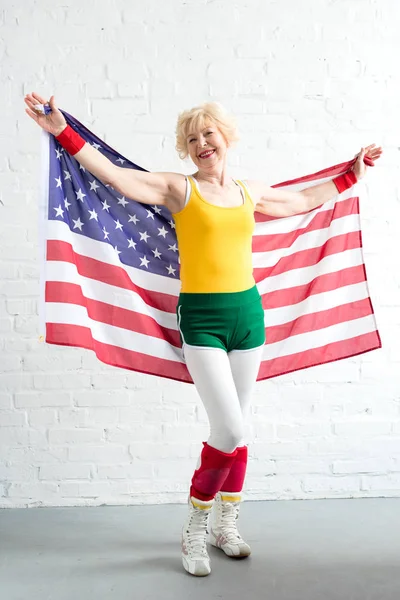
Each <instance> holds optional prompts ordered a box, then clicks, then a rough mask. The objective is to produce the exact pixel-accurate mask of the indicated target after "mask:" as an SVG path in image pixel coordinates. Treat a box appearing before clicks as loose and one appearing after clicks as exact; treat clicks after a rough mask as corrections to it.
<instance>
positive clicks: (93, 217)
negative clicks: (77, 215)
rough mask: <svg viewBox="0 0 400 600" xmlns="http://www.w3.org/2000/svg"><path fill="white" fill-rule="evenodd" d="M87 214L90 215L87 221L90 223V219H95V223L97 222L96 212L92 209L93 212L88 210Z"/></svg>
mask: <svg viewBox="0 0 400 600" xmlns="http://www.w3.org/2000/svg"><path fill="white" fill-rule="evenodd" d="M89 213H90V219H89V221H91V220H92V219H96V221H98V218H97V212H96V211H95V210H94V209H93V210H90V209H89Z"/></svg>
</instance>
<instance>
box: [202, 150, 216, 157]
mask: <svg viewBox="0 0 400 600" xmlns="http://www.w3.org/2000/svg"><path fill="white" fill-rule="evenodd" d="M214 152H215V150H206V151H205V152H201V154H199V158H202V159H205V158H210V156H212V155H213V154H214Z"/></svg>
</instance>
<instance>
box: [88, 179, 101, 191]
mask: <svg viewBox="0 0 400 600" xmlns="http://www.w3.org/2000/svg"><path fill="white" fill-rule="evenodd" d="M89 184H90V191H93V192H95V191H96V190H97V189H98V188H99V187H100V186H99V185H97V183H96V180H95V179H93V181H89Z"/></svg>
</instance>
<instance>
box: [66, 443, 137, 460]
mask: <svg viewBox="0 0 400 600" xmlns="http://www.w3.org/2000/svg"><path fill="white" fill-rule="evenodd" d="M68 456H69V460H71V461H90V462H93V463H95V464H114V463H116V464H120V463H124V462H130V460H131V458H130V456H129V453H128V449H127V448H126V447H125V446H116V445H111V444H108V443H105V444H103V445H102V446H89V445H86V446H79V445H75V446H71V447H70V448H69V454H68Z"/></svg>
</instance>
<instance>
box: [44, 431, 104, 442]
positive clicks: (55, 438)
mask: <svg viewBox="0 0 400 600" xmlns="http://www.w3.org/2000/svg"><path fill="white" fill-rule="evenodd" d="M103 439H104V432H103V430H102V429H83V428H76V429H50V431H49V443H50V444H61V445H71V444H85V443H87V444H95V443H97V442H101V441H102V440H103Z"/></svg>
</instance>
